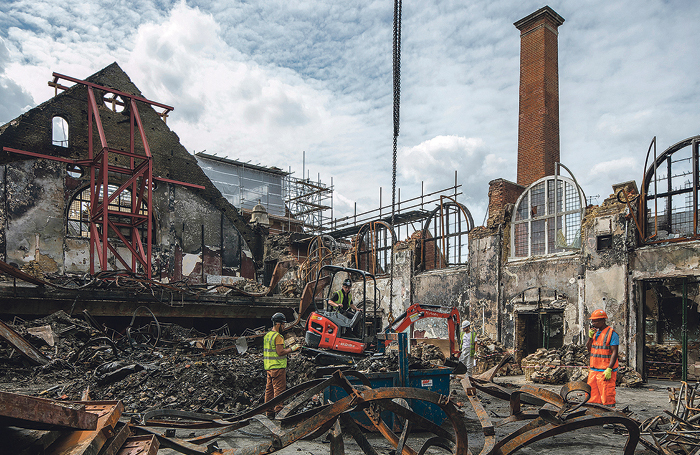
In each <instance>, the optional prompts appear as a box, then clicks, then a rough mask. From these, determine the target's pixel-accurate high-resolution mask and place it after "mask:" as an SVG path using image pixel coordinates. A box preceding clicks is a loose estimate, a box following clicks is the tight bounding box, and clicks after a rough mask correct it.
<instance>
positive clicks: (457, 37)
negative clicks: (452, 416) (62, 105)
mask: <svg viewBox="0 0 700 455" xmlns="http://www.w3.org/2000/svg"><path fill="white" fill-rule="evenodd" d="M544 5H545V3H540V2H535V1H531V0H520V1H513V0H474V1H456V0H421V1H420V2H418V1H409V0H407V1H404V2H403V14H402V34H401V39H402V55H401V110H400V112H401V117H400V118H401V123H400V135H399V137H398V154H397V175H396V187H397V188H399V189H400V191H401V199H402V200H405V199H408V198H415V197H419V196H420V194H421V188H423V191H424V192H426V193H428V192H431V191H436V190H440V189H444V188H448V187H451V186H452V185H454V182H455V172H457V182H458V184H460V185H462V186H461V188H460V191H461V192H462V193H463V194H461V195H460V196H459V197H458V201H459V202H461V203H462V204H464V205H465V206H466V207H467V208H468V210H469V211H470V212H471V213H472V215H473V217H474V221H475V223H476V224H477V225H481V224H483V220H484V216H485V213H486V207H487V203H488V200H487V193H488V182H489V181H491V180H493V179H496V178H504V179H507V180H511V181H515V180H516V178H517V176H516V156H517V138H518V84H519V53H520V35H519V32H518V30H517V29H516V28H515V27H514V26H513V23H514V22H515V21H517V20H519V19H521V18H523V17H525V16H527V15H529V14H530V13H532V12H534V11H536V10H537V9H539V8H541V7H542V6H544ZM549 6H550V7H551V8H553V9H554V10H555V11H556V12H557V13H558V14H559V15H561V16H562V17H563V18H564V19H565V22H564V24H563V25H562V26H561V27H559V98H560V108H559V112H560V114H559V115H560V136H561V139H560V142H561V161H562V163H563V164H564V165H566V166H567V167H568V168H569V169H570V170H571V171H572V172H573V174H574V176H575V177H576V180H577V181H578V182H579V184H580V185H581V186H582V188H583V190H584V192H585V193H586V195H587V196H588V197H589V198H591V197H592V199H591V200H592V202H593V203H597V204H600V203H602V201H603V199H605V198H606V197H608V196H609V195H610V193H611V192H612V187H611V185H612V184H614V183H619V182H625V181H628V180H636V181H637V183H639V182H640V179H641V177H642V174H643V166H644V160H645V157H646V152H647V149H648V147H649V144H650V142H651V140H652V138H653V137H654V136H656V137H657V144H658V151H659V153H660V152H661V151H663V150H665V149H666V148H668V147H670V146H671V145H673V144H675V143H676V142H679V141H681V140H683V139H685V138H688V137H690V136H694V135H697V134H700V109H699V108H698V107H699V106H700V83H699V81H700V42H699V41H700V40H699V39H698V38H697V37H698V33H697V24H698V23H700V2H697V1H694V0H678V1H676V0H667V1H655V0H581V1H564V0H553V1H551V2H550V3H549ZM392 21H393V2H391V1H389V0H382V1H379V0H365V1H359V0H346V1H343V2H338V1H329V0H326V1H322V0H305V1H303V2H300V1H295V0H265V1H261V0H249V1H241V0H227V1H220V0H207V1H192V0H188V1H183V0H177V1H170V0H156V1H154V0H138V1H134V0H119V1H117V0H104V1H93V2H87V3H86V2H85V1H84V0H80V1H76V0H63V1H61V2H55V1H45V0H19V1H8V0H0V124H4V123H6V122H8V121H10V120H12V119H13V118H15V117H17V116H18V115H20V114H21V113H23V112H25V111H27V110H29V109H31V108H32V107H34V106H36V105H38V104H40V103H42V102H44V101H46V100H47V99H49V98H50V97H51V96H53V89H52V88H50V87H49V86H48V85H47V81H49V80H50V79H51V73H52V72H58V73H62V74H66V75H69V76H72V77H76V78H80V79H84V78H87V77H88V76H90V75H91V74H93V73H95V72H97V71H99V70H100V69H102V68H103V67H105V66H107V65H109V64H111V63H112V62H117V63H118V64H119V65H120V66H121V68H122V69H123V70H124V71H126V73H127V74H128V75H129V76H130V77H131V80H132V81H133V82H134V83H135V84H136V85H137V86H138V87H139V89H140V90H141V92H142V93H143V95H144V96H145V97H146V98H148V99H150V100H153V101H157V102H160V103H163V104H167V105H171V106H173V107H174V108H175V109H174V111H173V112H172V113H171V115H170V117H169V118H168V126H169V127H170V128H171V129H172V130H173V131H175V132H176V133H177V134H178V136H179V137H180V140H181V143H182V144H183V145H184V146H185V147H186V148H187V150H188V151H190V153H195V152H201V151H206V153H210V154H216V155H217V156H222V157H228V158H231V159H236V160H240V161H244V162H247V161H250V162H251V164H260V165H263V166H276V167H278V168H281V169H283V170H290V169H291V170H292V171H293V172H294V176H296V177H299V178H302V177H304V172H305V173H306V176H309V177H310V178H311V179H312V180H314V181H315V180H317V179H319V178H320V180H321V181H322V182H323V183H326V184H328V185H330V184H331V183H332V184H333V189H334V198H333V208H334V211H333V214H334V216H335V217H341V216H347V215H351V214H352V213H353V211H354V210H355V204H356V205H357V211H358V212H363V211H367V210H372V209H374V208H377V207H378V206H379V200H380V191H381V194H382V203H383V205H386V204H388V203H390V201H391V188H392V140H393V127H392V101H393V97H392V81H393V79H392ZM303 156H305V158H302V157H303ZM380 188H381V190H380ZM596 196H598V197H596Z"/></svg>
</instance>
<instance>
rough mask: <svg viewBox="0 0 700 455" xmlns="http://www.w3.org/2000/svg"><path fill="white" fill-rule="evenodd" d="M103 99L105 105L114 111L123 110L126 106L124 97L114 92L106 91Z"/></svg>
mask: <svg viewBox="0 0 700 455" xmlns="http://www.w3.org/2000/svg"><path fill="white" fill-rule="evenodd" d="M102 101H104V104H105V107H106V108H107V109H109V110H110V111H113V112H117V113H119V112H123V111H124V108H125V107H126V103H124V100H123V99H122V97H121V96H119V95H117V94H114V93H109V92H108V93H105V95H104V97H102Z"/></svg>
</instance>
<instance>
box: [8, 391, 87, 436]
mask: <svg viewBox="0 0 700 455" xmlns="http://www.w3.org/2000/svg"><path fill="white" fill-rule="evenodd" d="M97 419H98V418H97V416H96V415H95V414H94V413H91V412H88V411H86V410H85V405H84V404H80V403H70V402H60V401H55V400H47V399H45V398H37V397H30V396H26V395H19V394H16V393H9V392H0V424H2V425H12V426H15V427H22V428H33V429H36V430H59V429H64V430H65V429H70V430H94V429H96V428H97Z"/></svg>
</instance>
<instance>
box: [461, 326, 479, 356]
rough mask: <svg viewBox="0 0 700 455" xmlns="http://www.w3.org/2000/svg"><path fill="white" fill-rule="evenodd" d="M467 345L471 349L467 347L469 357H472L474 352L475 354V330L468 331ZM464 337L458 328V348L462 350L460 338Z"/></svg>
mask: <svg viewBox="0 0 700 455" xmlns="http://www.w3.org/2000/svg"><path fill="white" fill-rule="evenodd" d="M469 333H470V336H469V345H470V346H471V349H469V357H474V354H476V343H474V338H476V332H475V331H473V330H472V331H471V332H469ZM463 339H464V332H462V329H460V330H459V350H460V351H461V350H462V340H463Z"/></svg>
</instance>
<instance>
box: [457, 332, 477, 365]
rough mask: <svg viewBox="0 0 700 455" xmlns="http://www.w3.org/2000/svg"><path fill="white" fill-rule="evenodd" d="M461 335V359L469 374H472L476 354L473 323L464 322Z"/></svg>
mask: <svg viewBox="0 0 700 455" xmlns="http://www.w3.org/2000/svg"><path fill="white" fill-rule="evenodd" d="M460 335H461V336H460V337H459V344H460V348H461V350H462V353H461V354H460V356H459V361H460V362H462V363H463V364H464V365H466V367H467V375H469V376H471V375H472V368H473V367H474V360H475V359H474V357H475V355H476V341H477V339H476V332H473V331H472V329H471V323H470V322H469V321H464V322H462V330H461V334H460Z"/></svg>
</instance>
